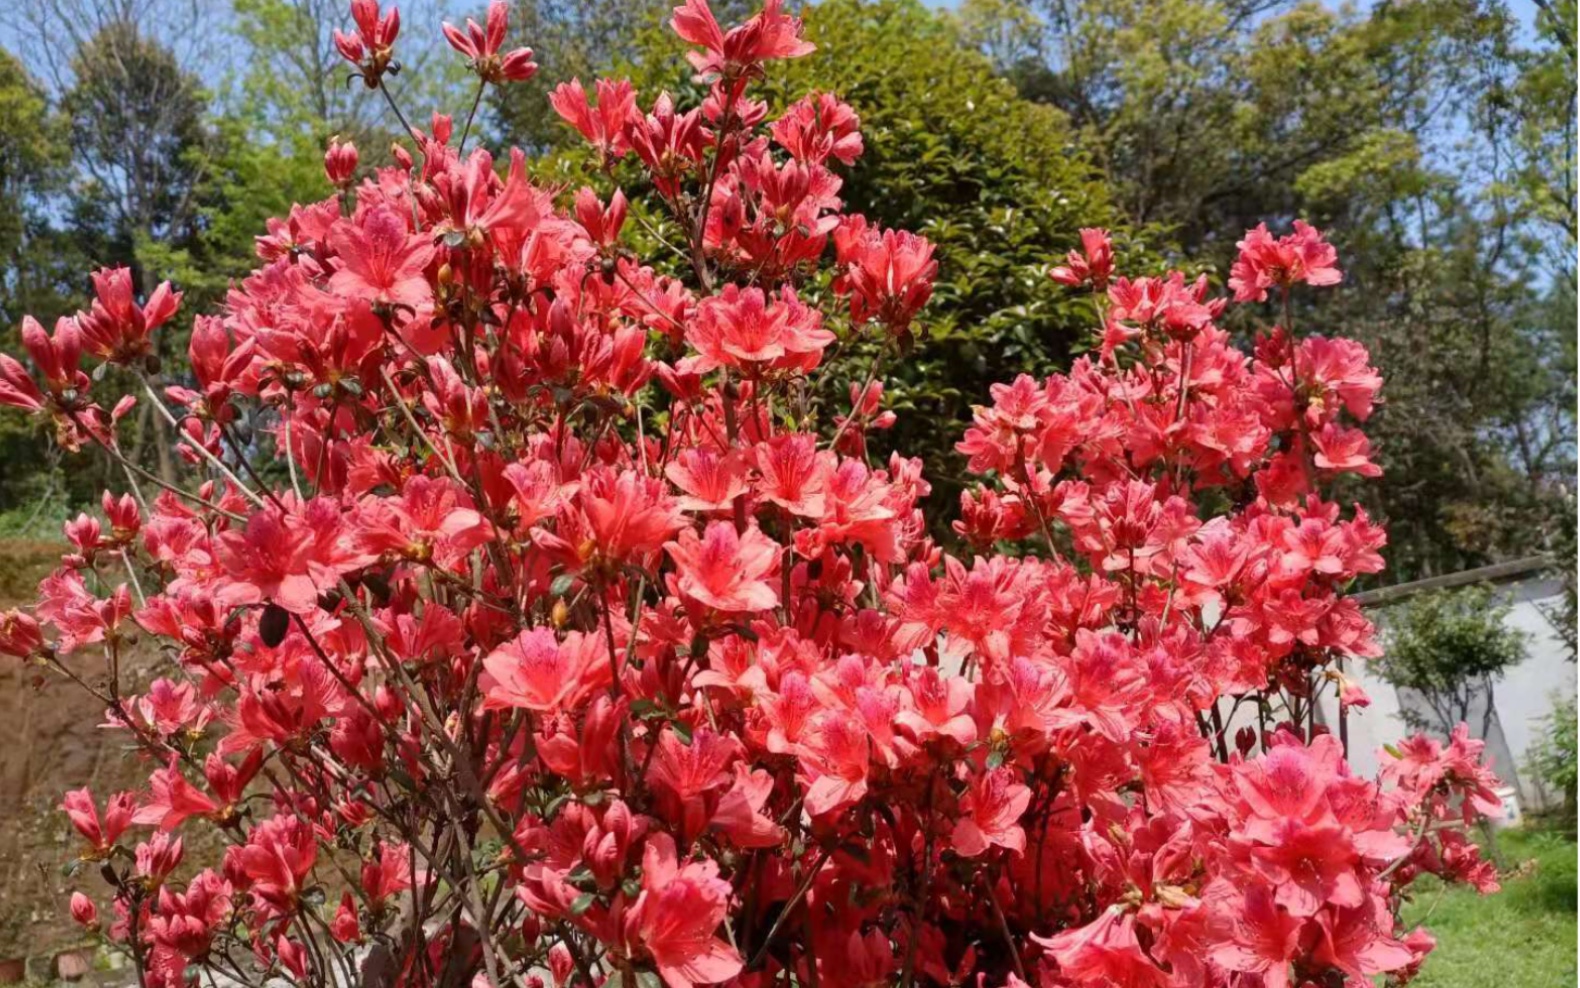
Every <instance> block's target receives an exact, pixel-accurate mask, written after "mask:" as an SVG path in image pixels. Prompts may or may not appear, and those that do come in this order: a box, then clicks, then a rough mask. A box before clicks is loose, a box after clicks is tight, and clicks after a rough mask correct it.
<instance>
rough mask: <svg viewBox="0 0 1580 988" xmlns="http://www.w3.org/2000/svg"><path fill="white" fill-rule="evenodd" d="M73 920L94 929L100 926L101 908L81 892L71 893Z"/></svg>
mask: <svg viewBox="0 0 1580 988" xmlns="http://www.w3.org/2000/svg"><path fill="white" fill-rule="evenodd" d="M71 918H72V920H73V921H74V922H76V923H77V924H79V925H81V926H86V927H88V928H89V929H92V928H94V927H96V926H98V925H99V907H98V906H95V905H94V904H93V900H92V899H90V898H88V897H87V896H85V895H83V894H82V893H81V892H73V893H71Z"/></svg>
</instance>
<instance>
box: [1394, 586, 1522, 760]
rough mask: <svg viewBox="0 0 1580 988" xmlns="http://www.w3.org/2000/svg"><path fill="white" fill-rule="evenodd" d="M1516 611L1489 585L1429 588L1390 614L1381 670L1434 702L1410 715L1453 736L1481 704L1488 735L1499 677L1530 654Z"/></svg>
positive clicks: (1398, 684) (1406, 713)
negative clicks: (1511, 619) (1510, 621)
mask: <svg viewBox="0 0 1580 988" xmlns="http://www.w3.org/2000/svg"><path fill="white" fill-rule="evenodd" d="M1508 614H1509V605H1508V603H1507V602H1504V601H1502V600H1500V599H1499V598H1498V597H1496V596H1495V595H1494V593H1493V591H1492V589H1491V588H1489V587H1466V588H1464V589H1460V590H1449V591H1438V592H1434V593H1425V594H1421V595H1419V596H1416V597H1412V598H1411V599H1410V600H1409V601H1407V602H1406V603H1405V604H1403V605H1402V606H1400V607H1398V608H1395V609H1393V610H1392V611H1391V612H1390V613H1389V619H1388V621H1387V631H1386V634H1385V636H1384V650H1385V653H1386V654H1385V656H1384V658H1383V661H1382V663H1381V664H1380V666H1379V668H1380V671H1381V672H1382V675H1383V678H1384V679H1386V680H1387V681H1388V682H1389V683H1392V684H1393V685H1394V686H1396V687H1400V688H1403V689H1407V690H1410V691H1411V692H1412V694H1414V695H1415V696H1416V697H1419V698H1420V700H1421V701H1422V702H1423V703H1424V704H1425V706H1426V708H1427V711H1426V712H1425V713H1423V712H1421V711H1420V710H1416V709H1413V708H1412V707H1410V706H1408V705H1407V706H1405V707H1404V708H1403V710H1401V713H1402V714H1403V716H1404V718H1405V720H1406V722H1408V723H1410V724H1411V726H1413V727H1418V728H1422V729H1427V730H1433V731H1436V732H1438V733H1440V734H1444V735H1446V734H1448V732H1449V731H1450V730H1452V729H1453V727H1454V725H1456V724H1458V723H1461V722H1462V721H1466V720H1468V719H1470V718H1471V715H1472V713H1473V712H1475V711H1476V710H1478V709H1479V710H1480V711H1481V718H1482V720H1483V723H1482V725H1481V726H1482V731H1481V736H1483V737H1485V736H1486V730H1487V728H1488V727H1489V726H1490V718H1491V716H1492V686H1493V683H1495V682H1496V681H1497V680H1498V679H1499V678H1500V677H1501V676H1502V675H1503V671H1504V670H1505V669H1507V668H1508V667H1509V666H1512V665H1516V664H1518V663H1519V662H1520V661H1521V660H1523V659H1524V658H1525V636H1524V634H1523V633H1521V632H1520V631H1518V630H1516V629H1514V628H1511V627H1509V626H1508V625H1507V624H1506V623H1505V618H1507V617H1508Z"/></svg>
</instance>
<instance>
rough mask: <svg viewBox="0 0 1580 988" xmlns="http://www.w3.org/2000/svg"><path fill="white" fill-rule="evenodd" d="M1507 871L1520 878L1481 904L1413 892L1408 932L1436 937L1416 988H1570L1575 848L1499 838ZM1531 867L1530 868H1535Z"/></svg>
mask: <svg viewBox="0 0 1580 988" xmlns="http://www.w3.org/2000/svg"><path fill="white" fill-rule="evenodd" d="M1498 846H1499V850H1500V851H1501V852H1502V855H1503V857H1504V859H1505V860H1504V865H1505V866H1506V867H1507V868H1509V869H1511V870H1519V869H1520V868H1521V866H1522V863H1525V864H1524V868H1525V869H1528V871H1527V872H1526V873H1525V874H1522V875H1513V874H1511V875H1509V876H1507V877H1506V878H1505V879H1504V882H1503V891H1501V892H1499V893H1498V894H1497V895H1494V896H1491V897H1490V898H1484V897H1482V896H1479V895H1477V894H1476V893H1475V891H1474V890H1471V889H1466V888H1454V889H1450V890H1448V891H1444V890H1443V889H1442V887H1441V886H1439V885H1437V884H1435V883H1434V882H1432V881H1430V880H1426V881H1422V882H1420V883H1419V884H1418V885H1417V890H1418V894H1417V896H1416V901H1415V902H1414V903H1412V904H1411V905H1410V906H1409V907H1407V908H1406V909H1405V911H1404V919H1405V923H1406V926H1405V927H1404V928H1405V929H1407V930H1408V929H1410V928H1412V927H1414V926H1415V925H1416V924H1424V925H1426V927H1427V928H1428V929H1430V930H1431V931H1432V933H1433V934H1434V935H1436V937H1437V942H1438V945H1437V949H1436V950H1435V951H1433V952H1432V955H1431V956H1430V957H1429V958H1427V961H1426V964H1425V965H1424V966H1423V967H1422V970H1421V977H1420V978H1419V979H1418V980H1416V981H1415V982H1413V986H1419V988H1550V986H1551V988H1559V986H1565V985H1574V984H1575V976H1576V971H1575V842H1574V840H1573V839H1571V838H1568V837H1564V836H1560V835H1558V834H1555V833H1552V832H1550V831H1542V830H1520V831H1504V832H1503V833H1500V834H1499V835H1498ZM1533 865H1534V866H1533Z"/></svg>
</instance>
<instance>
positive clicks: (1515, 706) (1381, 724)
mask: <svg viewBox="0 0 1580 988" xmlns="http://www.w3.org/2000/svg"><path fill="white" fill-rule="evenodd" d="M1498 591H1499V594H1500V595H1501V596H1503V597H1504V598H1505V599H1506V600H1508V601H1509V602H1510V604H1511V605H1512V606H1511V609H1510V611H1509V615H1508V618H1507V623H1508V624H1509V626H1511V627H1514V628H1517V629H1519V630H1520V631H1523V632H1525V633H1526V635H1527V638H1526V658H1525V660H1524V661H1523V662H1521V663H1520V664H1519V665H1517V666H1515V667H1513V668H1511V669H1509V670H1508V671H1507V672H1506V673H1505V674H1504V676H1503V678H1502V679H1501V680H1499V681H1498V682H1497V683H1496V684H1495V685H1494V686H1493V691H1492V696H1493V707H1494V709H1495V710H1496V724H1495V725H1494V728H1493V730H1492V731H1491V736H1490V737H1489V738H1488V739H1487V740H1488V745H1487V747H1488V755H1489V756H1490V757H1491V758H1492V761H1493V765H1494V767H1495V768H1496V769H1497V771H1498V774H1499V775H1500V776H1501V777H1502V778H1503V781H1504V782H1505V783H1507V784H1511V785H1515V784H1517V785H1518V788H1519V792H1520V802H1521V805H1522V806H1523V807H1524V808H1525V809H1527V810H1531V809H1539V808H1542V807H1545V806H1547V805H1549V804H1550V803H1552V802H1556V800H1557V799H1558V798H1559V796H1560V794H1552V795H1549V794H1548V793H1545V792H1543V791H1542V787H1541V785H1540V781H1539V780H1537V779H1535V778H1532V777H1531V775H1530V773H1529V772H1526V771H1524V768H1525V755H1526V752H1527V751H1529V750H1530V748H1531V746H1532V745H1533V744H1535V743H1536V741H1537V739H1538V738H1539V737H1540V736H1541V733H1542V730H1543V727H1544V724H1543V718H1545V717H1546V716H1547V714H1548V713H1549V712H1550V711H1551V710H1552V705H1553V698H1554V696H1555V695H1563V696H1574V695H1575V669H1576V667H1575V664H1574V663H1573V662H1571V661H1569V651H1568V648H1567V647H1566V646H1565V645H1564V643H1563V640H1562V639H1561V638H1560V637H1559V635H1558V632H1557V629H1556V628H1555V627H1554V626H1553V623H1552V620H1551V619H1549V617H1548V616H1547V615H1546V614H1545V613H1544V612H1543V611H1544V608H1556V607H1557V606H1558V605H1559V604H1560V603H1561V601H1560V599H1559V595H1560V586H1559V584H1558V583H1557V582H1556V581H1552V580H1542V579H1532V580H1524V581H1517V582H1511V583H1507V584H1504V585H1503V586H1501V587H1499V588H1498ZM1369 616H1370V617H1371V618H1372V620H1373V621H1376V622H1378V624H1383V623H1386V621H1387V612H1386V609H1379V610H1377V611H1372V612H1371V613H1370V614H1369ZM1368 665H1369V663H1366V662H1354V661H1352V662H1350V663H1349V668H1348V670H1347V671H1348V672H1349V673H1350V675H1351V676H1354V677H1356V678H1357V679H1359V680H1360V682H1361V683H1362V685H1363V686H1364V688H1365V690H1366V692H1367V694H1369V695H1370V696H1371V701H1372V702H1371V706H1369V707H1366V708H1364V709H1360V710H1352V711H1350V716H1349V732H1350V764H1351V766H1353V768H1354V769H1355V771H1356V773H1357V774H1361V775H1368V776H1369V775H1373V774H1375V773H1376V771H1377V767H1378V759H1377V751H1378V749H1380V748H1381V747H1382V746H1383V745H1384V744H1388V743H1390V742H1392V741H1395V740H1398V739H1399V738H1402V737H1404V736H1406V735H1407V734H1409V733H1410V730H1409V728H1408V727H1407V726H1406V725H1405V723H1404V720H1403V718H1402V717H1400V715H1399V709H1400V700H1399V695H1398V692H1397V691H1396V690H1395V689H1394V688H1393V687H1392V686H1390V685H1388V684H1387V683H1386V682H1384V681H1383V680H1382V677H1380V676H1378V675H1377V674H1376V671H1375V669H1368V668H1367V666H1368ZM1357 667H1358V668H1357ZM1321 711H1322V719H1323V721H1324V722H1325V723H1327V724H1329V725H1337V723H1338V702H1337V700H1336V698H1334V697H1333V696H1332V693H1331V691H1329V693H1328V695H1326V696H1324V697H1323V700H1322V706H1321ZM1473 720H1478V721H1479V718H1473ZM1479 728H1480V725H1479V723H1472V725H1471V733H1472V734H1473V735H1475V736H1478V737H1479V736H1480V733H1481V732H1480V729H1479ZM1333 730H1334V732H1335V733H1337V727H1336V726H1335V727H1334V728H1333ZM1500 735H1501V737H1500Z"/></svg>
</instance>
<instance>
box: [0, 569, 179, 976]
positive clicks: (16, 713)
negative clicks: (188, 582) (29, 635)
mask: <svg viewBox="0 0 1580 988" xmlns="http://www.w3.org/2000/svg"><path fill="white" fill-rule="evenodd" d="M61 551H62V548H61V546H59V545H54V544H49V543H42V542H23V541H15V540H5V541H0V609H4V608H8V607H14V606H17V605H18V604H21V603H23V602H24V601H27V600H29V599H30V598H31V596H32V594H33V591H34V589H35V588H36V586H37V584H38V581H39V580H40V579H41V578H42V577H44V576H45V575H46V574H48V573H49V571H50V569H51V568H52V567H53V565H54V564H55V563H56V562H57V561H58V560H59V558H60V553H61ZM84 658H85V659H87V661H90V662H91V658H89V657H87V656H84ZM146 664H147V659H146V658H145V659H144V661H143V663H136V662H135V661H134V662H133V663H132V665H133V666H134V667H135V666H137V665H143V666H145V667H146ZM40 673H41V670H39V669H37V668H32V667H23V666H22V665H21V664H20V663H18V662H17V660H15V659H9V658H7V659H0V964H3V962H4V961H7V960H10V959H13V958H22V957H32V958H35V959H37V958H40V957H49V956H53V955H54V954H55V953H57V952H59V951H62V950H66V949H70V948H73V947H77V946H79V945H82V944H84V943H88V942H91V938H89V937H85V936H84V934H83V931H82V930H81V928H80V927H78V926H76V925H75V924H74V923H72V922H71V918H70V916H69V915H67V911H66V904H67V900H68V899H69V898H70V895H71V892H72V890H73V889H74V888H77V887H79V886H80V887H81V888H82V890H83V891H86V892H88V893H89V894H90V895H93V894H94V893H96V892H97V891H98V889H97V888H95V885H96V884H97V882H98V879H97V876H94V875H92V874H84V875H82V876H80V878H79V879H76V880H74V879H72V878H69V877H67V876H66V875H65V874H64V873H63V868H64V867H65V866H66V865H67V864H68V863H69V862H70V861H71V860H72V859H73V858H74V857H75V853H76V851H77V850H78V848H77V841H76V840H75V834H74V832H73V831H72V829H71V826H70V824H69V823H68V822H67V820H66V816H65V814H64V813H62V812H60V811H59V809H58V808H57V807H58V806H59V804H60V797H61V794H62V793H64V792H65V791H66V790H67V789H75V788H79V787H81V786H84V785H86V786H89V787H91V788H92V789H93V791H94V794H95V795H96V796H98V797H99V798H100V800H101V801H102V800H103V798H104V797H105V795H107V794H109V793H111V792H115V791H117V790H120V789H125V788H132V787H135V786H136V785H138V783H139V782H140V781H145V780H146V779H147V772H148V769H147V766H146V765H144V764H143V763H142V762H141V760H140V759H139V758H138V757H136V756H135V755H134V754H132V753H131V752H129V751H127V750H125V739H124V736H122V735H119V734H118V733H116V732H111V731H105V730H103V729H101V728H100V727H99V724H100V723H101V722H102V721H103V719H104V717H103V714H104V711H103V710H102V709H101V708H100V705H99V704H98V703H97V702H96V701H95V700H94V699H93V698H92V697H91V696H88V695H87V694H86V693H84V692H83V691H81V690H80V689H78V688H77V687H75V686H74V685H72V684H71V683H68V682H61V681H58V680H56V679H54V678H50V679H45V678H44V677H43V676H41V674H40ZM100 907H101V913H102V914H105V915H108V910H106V909H104V903H103V902H102V900H101V901H100Z"/></svg>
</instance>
